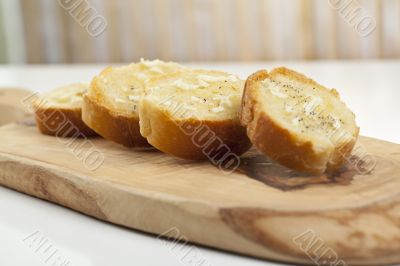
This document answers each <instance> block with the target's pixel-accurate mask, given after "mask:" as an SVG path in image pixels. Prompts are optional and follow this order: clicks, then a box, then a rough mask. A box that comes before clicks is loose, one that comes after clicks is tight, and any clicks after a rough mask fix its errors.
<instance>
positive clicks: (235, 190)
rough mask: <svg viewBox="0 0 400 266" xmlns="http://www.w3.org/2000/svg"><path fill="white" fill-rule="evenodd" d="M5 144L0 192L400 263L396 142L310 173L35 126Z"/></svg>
mask: <svg viewBox="0 0 400 266" xmlns="http://www.w3.org/2000/svg"><path fill="white" fill-rule="evenodd" d="M0 98H1V97H0ZM0 103H1V101H0ZM0 140H1V141H0V184H1V185H3V186H6V187H9V188H12V189H15V190H17V191H20V192H23V193H26V194H29V195H32V196H35V197H38V198H41V199H45V200H48V201H51V202H54V203H57V204H60V205H62V206H65V207H68V208H71V209H74V210H76V211H79V212H82V213H84V214H87V215H90V216H93V217H96V218H98V219H101V220H104V221H108V222H111V223H115V224H119V225H123V226H126V227H130V228H134V229H138V230H141V231H146V232H150V233H153V234H155V235H161V236H163V237H168V238H177V239H180V240H182V241H190V242H193V243H199V244H203V245H206V246H210V247H215V248H218V249H222V250H227V251H233V252H237V253H241V254H246V255H251V256H255V257H259V258H264V259H270V260H277V261H285V262H292V263H296V264H299V263H301V264H317V265H325V264H326V265H376V264H392V263H400V145H398V144H394V143H389V142H385V141H380V140H376V139H371V138H366V137H361V138H360V140H359V143H358V146H359V148H358V149H357V150H356V152H355V154H354V155H353V156H352V157H351V158H350V160H349V161H348V163H347V165H346V166H345V167H343V168H342V169H341V170H340V171H339V172H338V173H337V174H335V175H331V176H326V175H322V176H307V175H304V174H300V173H296V172H293V171H290V170H287V169H286V168H284V167H281V166H279V165H277V164H274V163H272V162H270V161H268V160H267V158H266V157H264V156H263V155H261V154H259V153H258V152H257V151H255V150H252V151H250V152H248V153H247V154H245V155H244V156H243V157H242V159H241V165H240V167H239V168H238V169H236V170H235V171H233V172H232V173H226V172H223V171H221V170H220V169H218V167H215V166H213V165H211V164H210V163H208V162H189V161H184V160H179V159H175V158H173V157H170V156H168V155H165V154H162V153H160V152H158V151H155V150H146V151H135V150H132V149H127V148H124V147H122V146H119V145H117V144H114V143H111V142H108V141H105V140H103V139H101V138H94V139H61V138H56V137H50V136H44V135H41V134H39V133H38V131H37V130H36V128H35V125H34V123H33V120H32V119H31V118H30V119H25V120H23V121H21V122H19V123H14V124H8V125H5V126H2V127H1V128H0ZM360 147H361V148H360ZM360 151H361V152H360ZM102 156H103V157H102ZM96 158H97V161H96ZM101 158H103V159H104V160H102V159H101ZM371 165H372V167H371ZM369 168H370V169H369ZM368 170H371V171H370V172H368ZM194 259H196V258H194ZM197 259H199V258H197ZM328 261H330V262H331V263H330V264H328Z"/></svg>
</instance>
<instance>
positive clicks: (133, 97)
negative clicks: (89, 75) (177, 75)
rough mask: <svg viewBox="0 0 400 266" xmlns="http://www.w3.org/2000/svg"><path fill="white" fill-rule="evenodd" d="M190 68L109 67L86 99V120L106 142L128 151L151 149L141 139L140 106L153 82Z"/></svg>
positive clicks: (158, 65) (142, 63)
mask: <svg viewBox="0 0 400 266" xmlns="http://www.w3.org/2000/svg"><path fill="white" fill-rule="evenodd" d="M185 69H186V68H184V67H183V66H181V65H179V64H176V63H166V62H162V61H160V60H154V61H146V60H143V59H142V60H141V61H140V63H136V64H130V65H128V66H123V67H108V68H106V69H104V70H103V71H102V72H101V73H100V74H99V75H98V76H96V77H94V78H93V80H92V83H91V85H90V88H89V90H88V92H87V94H85V95H84V101H83V109H82V118H83V121H85V123H86V124H87V125H88V126H89V127H90V128H92V129H93V130H94V131H96V132H97V133H98V134H99V135H101V136H102V137H104V138H105V139H108V140H111V141H114V142H116V143H119V144H122V145H124V146H126V147H148V146H150V145H149V144H148V142H147V140H146V139H145V138H143V137H142V136H141V135H140V130H139V113H138V111H139V110H138V104H139V100H140V99H141V98H142V96H143V95H144V92H145V88H146V83H147V82H148V80H149V79H150V78H154V77H158V76H162V75H165V74H168V73H173V72H176V71H183V70H185Z"/></svg>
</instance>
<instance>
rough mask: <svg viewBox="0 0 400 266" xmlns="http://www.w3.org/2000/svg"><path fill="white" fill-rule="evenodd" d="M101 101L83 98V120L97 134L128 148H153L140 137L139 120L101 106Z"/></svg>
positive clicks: (85, 96)
mask: <svg viewBox="0 0 400 266" xmlns="http://www.w3.org/2000/svg"><path fill="white" fill-rule="evenodd" d="M98 102H99V101H97V100H93V99H91V98H90V97H89V96H88V95H84V96H83V104H82V119H83V121H84V122H85V123H86V124H87V125H88V126H89V127H90V128H91V129H93V130H94V131H95V132H97V134H99V135H100V136H102V137H103V138H105V139H108V140H111V141H114V142H116V143H119V144H122V145H124V146H126V147H143V148H145V147H151V145H150V144H149V143H148V142H147V140H146V139H145V138H143V137H142V135H140V129H139V118H138V117H137V116H132V117H127V116H122V115H119V114H117V113H115V112H113V111H112V110H110V109H108V108H106V107H104V106H102V105H100V104H99V103H98Z"/></svg>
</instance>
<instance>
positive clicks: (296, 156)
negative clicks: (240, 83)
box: [240, 67, 359, 174]
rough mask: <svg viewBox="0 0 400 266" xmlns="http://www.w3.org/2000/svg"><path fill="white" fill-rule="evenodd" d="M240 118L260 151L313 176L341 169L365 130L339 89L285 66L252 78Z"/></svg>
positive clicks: (256, 74) (262, 72)
mask: <svg viewBox="0 0 400 266" xmlns="http://www.w3.org/2000/svg"><path fill="white" fill-rule="evenodd" d="M240 119H241V123H242V125H244V126H246V127H247V135H248V136H249V138H250V140H251V142H252V143H253V144H254V145H255V146H256V147H257V148H258V149H259V150H260V151H262V152H263V153H264V154H266V155H267V156H268V157H270V158H271V159H272V160H275V161H277V162H278V163H281V164H283V165H285V166H287V167H289V168H292V169H295V170H298V171H303V172H308V173H313V174H321V173H324V172H326V171H328V172H330V171H335V170H337V169H338V168H339V167H340V166H341V165H342V164H343V163H344V161H345V160H346V158H348V156H349V154H350V153H351V150H352V149H353V147H354V144H355V142H356V140H357V137H358V132H359V128H358V127H357V125H356V123H355V116H354V114H353V113H352V112H351V111H350V110H349V109H348V108H347V107H346V105H345V104H344V103H343V102H342V101H341V100H340V98H339V94H338V92H337V91H336V90H334V89H331V90H330V89H327V88H325V87H323V86H321V85H320V84H318V83H316V82H315V81H313V80H311V79H309V78H307V77H305V76H304V75H302V74H299V73H297V72H295V71H292V70H289V69H287V68H284V67H280V68H276V69H274V70H272V71H271V72H270V73H268V72H267V71H264V70H261V71H258V72H256V73H254V74H253V75H251V76H250V77H249V78H248V79H247V81H246V84H245V89H244V93H243V100H242V107H241V114H240Z"/></svg>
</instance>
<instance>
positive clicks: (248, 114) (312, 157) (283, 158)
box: [240, 68, 358, 174]
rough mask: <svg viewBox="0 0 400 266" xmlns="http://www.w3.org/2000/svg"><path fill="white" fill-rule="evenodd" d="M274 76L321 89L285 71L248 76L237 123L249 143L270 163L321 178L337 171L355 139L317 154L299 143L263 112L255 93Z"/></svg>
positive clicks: (299, 140)
mask: <svg viewBox="0 0 400 266" xmlns="http://www.w3.org/2000/svg"><path fill="white" fill-rule="evenodd" d="M276 73H282V74H285V75H288V76H290V77H291V78H294V79H297V80H299V81H301V82H303V83H309V84H312V85H314V86H320V85H319V84H318V83H316V82H315V81H313V80H311V79H309V78H307V77H305V76H303V75H301V74H299V73H297V72H294V71H291V70H288V69H285V68H278V69H275V70H274V71H273V72H271V73H268V72H267V71H265V70H261V71H258V72H256V73H254V74H252V75H251V76H249V77H248V79H247V80H246V83H245V88H244V91H243V98H242V104H241V111H240V121H241V124H242V125H243V126H246V128H247V135H248V136H249V138H250V140H251V142H252V143H253V145H254V146H256V147H257V149H259V150H260V151H261V152H263V153H264V154H266V155H267V156H269V157H270V158H271V159H272V160H274V161H277V162H278V163H280V164H282V165H285V166H287V167H289V168H292V169H295V170H298V171H302V172H308V173H312V174H322V173H324V172H326V171H335V170H337V169H338V168H340V166H341V165H342V164H343V162H344V160H346V158H348V156H349V154H350V153H351V150H352V149H353V147H354V145H355V142H356V139H357V138H352V139H351V141H349V142H347V143H346V144H345V145H344V146H342V147H339V148H336V149H335V150H323V151H316V150H315V149H314V147H313V143H312V142H310V141H305V140H301V139H299V138H298V137H297V136H296V135H294V134H292V133H291V132H290V131H289V130H287V129H285V128H283V127H282V126H280V125H279V124H277V123H276V122H275V121H274V119H273V118H272V117H271V116H269V115H268V114H267V113H265V112H264V111H263V108H262V103H261V102H260V99H258V95H257V91H256V90H257V86H258V84H259V82H260V81H262V80H264V79H266V78H267V77H269V76H271V75H273V74H276ZM357 136H358V130H357Z"/></svg>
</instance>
